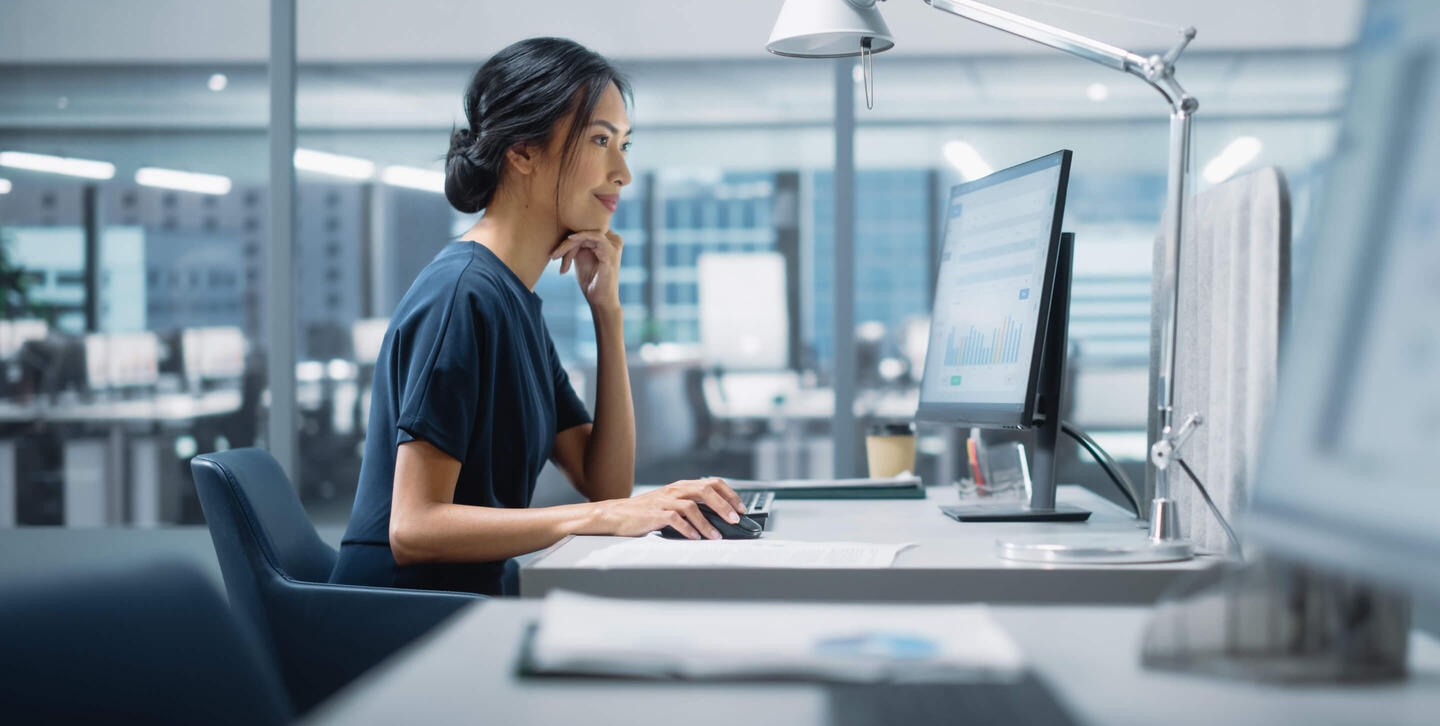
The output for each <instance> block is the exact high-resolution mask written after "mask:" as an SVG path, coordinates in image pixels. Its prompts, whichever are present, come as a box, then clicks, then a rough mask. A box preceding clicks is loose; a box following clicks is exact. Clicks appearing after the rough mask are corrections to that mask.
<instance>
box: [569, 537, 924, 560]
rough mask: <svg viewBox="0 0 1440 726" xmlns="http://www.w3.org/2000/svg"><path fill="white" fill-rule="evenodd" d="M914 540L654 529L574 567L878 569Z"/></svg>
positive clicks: (594, 553) (587, 557) (893, 558)
mask: <svg viewBox="0 0 1440 726" xmlns="http://www.w3.org/2000/svg"><path fill="white" fill-rule="evenodd" d="M911 546H913V543H903V544H871V543H868V542H797V541H791V540H779V539H713V540H711V539H702V540H691V539H685V540H672V539H665V538H664V537H661V536H660V535H658V534H653V535H649V536H646V537H640V538H637V539H633V540H628V541H626V542H622V543H620V544H615V545H611V546H609V547H606V548H604V549H601V550H596V551H594V552H591V553H590V554H588V555H585V556H584V557H582V558H580V561H579V562H578V563H576V566H577V567H598V568H606V567H793V568H800V569H825V568H840V569H883V568H886V567H889V566H890V565H891V564H893V563H894V562H895V557H896V556H897V555H899V554H900V552H901V551H903V550H904V549H905V548H907V547H911Z"/></svg>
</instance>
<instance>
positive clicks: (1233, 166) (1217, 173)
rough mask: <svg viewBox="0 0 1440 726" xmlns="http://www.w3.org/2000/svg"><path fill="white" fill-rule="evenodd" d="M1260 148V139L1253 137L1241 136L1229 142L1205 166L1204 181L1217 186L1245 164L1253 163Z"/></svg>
mask: <svg viewBox="0 0 1440 726" xmlns="http://www.w3.org/2000/svg"><path fill="white" fill-rule="evenodd" d="M1261 148H1262V145H1261V143H1260V139H1257V138H1255V137H1254V136H1241V137H1240V138H1237V139H1235V140H1234V141H1231V142H1230V143H1229V145H1227V146H1226V147H1225V150H1224V151H1221V152H1220V153H1219V154H1217V155H1216V156H1215V158H1214V159H1211V160H1210V163H1209V164H1206V165H1205V171H1204V175H1205V181H1208V182H1210V183H1211V184H1219V183H1220V182H1223V181H1225V180H1226V179H1229V178H1230V177H1232V176H1234V175H1235V172H1237V171H1240V170H1241V169H1242V168H1244V167H1245V165H1246V164H1249V163H1250V162H1252V161H1254V160H1255V157H1257V156H1259V155H1260V149H1261Z"/></svg>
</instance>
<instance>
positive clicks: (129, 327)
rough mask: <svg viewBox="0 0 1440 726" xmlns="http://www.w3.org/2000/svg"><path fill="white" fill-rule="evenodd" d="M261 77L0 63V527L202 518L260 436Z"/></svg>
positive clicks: (264, 201)
mask: <svg viewBox="0 0 1440 726" xmlns="http://www.w3.org/2000/svg"><path fill="white" fill-rule="evenodd" d="M267 93H268V84H267V80H266V75H265V69H264V67H263V65H261V66H255V65H244V64H235V63H215V64H204V65H166V64H156V65H145V66H112V65H63V66H61V65H50V64H40V63H35V64H30V63H20V64H16V65H11V66H8V67H4V68H0V117H3V118H4V119H5V123H4V124H3V126H0V179H3V180H4V181H0V282H3V302H0V312H3V315H0V526H13V525H65V526H70V527H105V526H141V527H145V526H156V525H161V524H174V523H199V522H202V521H203V517H202V514H201V512H200V509H199V505H198V500H197V499H196V496H195V489H194V486H193V484H192V483H191V478H190V471H189V459H190V457H192V456H194V455H195V454H196V453H197V452H201V451H214V450H219V449H226V448H230V447H238V446H254V445H263V444H264V440H265V432H264V420H265V407H266V404H265V395H264V389H265V380H266V378H265V367H264V351H265V348H266V339H267V338H266V336H267V334H268V331H267V330H266V322H265V321H266V317H265V316H266V297H267V296H266V295H265V290H266V289H267V288H266V284H267V283H266V270H265V267H266V265H265V248H266V245H267V242H268V238H269V234H268V229H269V218H268V193H269V184H268V170H267V169H266V167H265V162H264V159H265V158H266V148H267V145H266V123H267Z"/></svg>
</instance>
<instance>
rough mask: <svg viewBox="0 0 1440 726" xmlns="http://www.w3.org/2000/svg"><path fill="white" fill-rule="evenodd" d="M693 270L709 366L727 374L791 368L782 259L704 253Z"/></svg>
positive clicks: (702, 346)
mask: <svg viewBox="0 0 1440 726" xmlns="http://www.w3.org/2000/svg"><path fill="white" fill-rule="evenodd" d="M695 266H696V279H697V280H698V283H699V285H698V287H699V302H700V350H701V358H702V360H704V362H705V365H706V366H707V367H712V368H723V369H725V370H727V371H733V370H765V371H777V370H783V369H785V368H787V367H789V365H790V316H789V314H788V312H787V310H786V302H785V289H786V285H785V258H784V256H782V255H781V254H780V253H778V252H750V253H718V254H717V253H710V254H703V255H700V257H699V259H698V260H697V261H696V265H695ZM742 291H743V292H742Z"/></svg>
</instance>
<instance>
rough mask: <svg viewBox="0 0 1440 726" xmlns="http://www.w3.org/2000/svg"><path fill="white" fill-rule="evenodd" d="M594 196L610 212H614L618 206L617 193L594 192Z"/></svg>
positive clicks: (618, 196)
mask: <svg viewBox="0 0 1440 726" xmlns="http://www.w3.org/2000/svg"><path fill="white" fill-rule="evenodd" d="M595 198H596V199H598V200H600V203H601V204H603V205H605V208H606V209H608V210H610V211H611V212H614V211H615V208H616V207H618V206H620V195H619V194H596V195H595Z"/></svg>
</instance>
